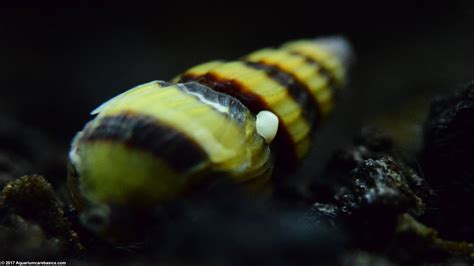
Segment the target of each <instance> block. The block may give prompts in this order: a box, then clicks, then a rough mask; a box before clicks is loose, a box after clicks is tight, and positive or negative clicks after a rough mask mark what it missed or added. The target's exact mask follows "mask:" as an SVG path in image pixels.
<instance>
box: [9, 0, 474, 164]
mask: <svg viewBox="0 0 474 266" xmlns="http://www.w3.org/2000/svg"><path fill="white" fill-rule="evenodd" d="M347 2H349V1H347ZM357 2H359V1H357ZM332 34H339V35H343V36H346V37H347V38H348V39H349V40H350V41H351V42H352V43H353V46H354V50H355V52H356V62H355V64H354V66H353V71H352V78H351V83H350V86H349V88H348V89H347V90H346V94H345V95H343V98H342V99H341V100H340V102H339V105H338V107H337V108H336V109H337V111H336V112H335V114H334V116H333V118H332V120H331V121H330V122H329V124H328V125H327V126H326V127H325V128H324V129H323V130H322V132H321V133H320V135H319V137H318V140H317V143H316V150H317V151H318V152H314V153H313V158H315V159H316V160H319V159H321V160H323V159H324V158H325V157H327V154H329V152H330V150H332V149H334V148H335V147H337V146H340V145H342V144H343V143H346V142H348V141H349V139H350V136H351V135H352V134H353V132H354V131H355V130H356V129H357V128H358V127H359V126H360V125H361V124H364V123H366V122H367V121H371V120H374V119H373V117H377V116H379V114H385V113H388V114H391V115H389V116H388V118H387V117H386V118H384V119H381V120H380V119H378V120H377V119H375V120H376V121H383V122H381V123H378V124H382V125H388V126H387V128H389V130H390V127H391V126H393V124H396V123H395V122H394V123H392V122H391V121H392V119H395V120H396V119H398V115H401V114H402V113H403V115H404V117H414V116H417V115H418V114H419V112H418V111H416V114H415V111H413V113H411V111H410V110H411V108H414V109H413V110H415V109H416V110H418V109H417V108H418V107H420V108H421V109H426V106H427V103H428V102H429V99H430V98H431V96H433V95H435V94H436V93H438V92H442V91H446V90H449V89H452V88H454V87H456V86H458V85H460V84H462V83H465V82H467V81H469V80H471V79H472V78H473V75H472V70H473V69H474V4H471V1H445V2H444V3H443V2H436V1H426V2H417V1H411V2H408V1H407V2H404V1H402V2H399V1H388V2H383V3H382V2H381V3H380V4H379V5H377V6H376V5H372V4H368V3H367V4H365V5H360V4H356V3H352V4H348V3H344V2H342V1H341V2H339V3H338V2H332V1H319V2H318V1H312V2H306V3H305V2H294V1H289V2H279V1H274V2H270V3H257V2H254V3H244V2H239V1H228V2H215V3H201V2H200V3H195V4H189V3H187V2H186V1H180V2H166V3H164V2H156V3H155V5H153V6H141V7H137V6H129V5H121V4H118V3H116V2H113V3H109V4H104V3H102V4H97V3H87V2H83V4H80V5H77V6H68V7H65V6H62V7H59V6H54V5H52V4H50V5H46V4H44V3H43V4H41V5H40V4H35V5H33V6H22V7H20V6H15V7H13V6H10V7H8V6H3V7H2V8H1V9H0V36H1V37H0V38H1V40H0V114H2V115H4V116H8V117H13V118H15V119H18V120H20V121H22V122H24V123H26V124H28V125H31V126H33V127H37V128H40V129H41V130H43V131H44V132H46V133H47V134H48V135H49V136H50V137H51V138H52V139H54V140H57V141H58V143H59V145H60V146H61V147H63V148H64V150H66V149H67V148H68V142H69V141H70V139H71V138H72V137H73V135H74V133H75V132H76V131H78V130H80V129H81V128H82V126H83V125H84V123H85V122H86V121H87V120H89V119H90V117H89V115H88V113H89V112H90V111H91V110H92V109H94V108H95V107H96V106H97V105H98V104H100V103H101V102H103V101H104V100H106V99H108V98H110V97H112V96H114V95H116V94H118V93H120V92H122V91H124V90H126V89H128V88H131V87H133V86H135V85H138V84H141V83H144V82H148V81H151V80H155V79H164V80H166V79H170V78H172V77H174V76H175V75H176V74H178V73H180V72H181V71H183V70H185V69H186V68H188V67H191V66H193V65H195V64H198V63H202V62H205V61H208V60H213V59H234V58H237V57H239V56H242V55H244V54H246V53H249V52H251V51H253V50H256V49H260V48H263V47H266V46H274V45H278V44H281V43H283V42H285V41H288V40H292V39H298V38H311V37H316V36H324V35H332ZM406 106H409V107H406ZM399 110H405V111H403V112H402V111H399ZM406 110H408V111H406ZM421 113H423V112H421ZM376 124H377V123H376ZM382 127H383V126H382ZM406 138H408V139H409V138H410V136H408V137H406ZM309 162H313V161H312V160H309ZM309 164H311V166H310V167H313V168H318V167H319V165H320V164H314V163H309ZM307 167H308V166H307Z"/></svg>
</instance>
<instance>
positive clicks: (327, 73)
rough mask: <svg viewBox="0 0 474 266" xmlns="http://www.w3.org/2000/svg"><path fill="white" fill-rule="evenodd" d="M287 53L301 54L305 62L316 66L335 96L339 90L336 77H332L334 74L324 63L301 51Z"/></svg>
mask: <svg viewBox="0 0 474 266" xmlns="http://www.w3.org/2000/svg"><path fill="white" fill-rule="evenodd" d="M288 53H290V54H292V55H297V56H301V57H302V58H304V60H305V61H306V62H307V63H309V64H311V65H314V66H317V67H318V69H319V72H318V74H319V75H321V76H323V77H324V78H325V79H326V80H327V81H328V86H329V89H330V90H331V91H332V93H333V95H334V97H336V96H337V92H338V91H339V90H338V87H339V86H338V84H337V81H336V77H334V74H333V73H332V71H331V70H329V69H328V68H327V67H326V66H325V65H324V64H321V63H320V62H318V61H316V60H315V59H314V58H312V57H310V56H307V55H305V54H303V53H300V52H298V51H288Z"/></svg>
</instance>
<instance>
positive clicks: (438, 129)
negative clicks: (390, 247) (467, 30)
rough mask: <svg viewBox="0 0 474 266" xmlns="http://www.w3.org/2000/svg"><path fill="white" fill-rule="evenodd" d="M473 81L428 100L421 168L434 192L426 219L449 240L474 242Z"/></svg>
mask: <svg viewBox="0 0 474 266" xmlns="http://www.w3.org/2000/svg"><path fill="white" fill-rule="evenodd" d="M473 136H474V82H471V83H469V84H467V85H466V86H465V87H464V89H462V90H460V91H457V92H456V93H454V94H452V95H450V96H447V97H444V98H439V99H437V100H435V101H434V102H433V103H432V106H431V110H430V114H429V117H428V120H427V121H426V124H425V132H424V149H423V152H422V156H421V157H422V160H421V161H422V169H423V172H424V175H425V176H426V179H427V181H428V182H429V183H430V185H432V186H433V188H434V189H435V190H436V191H437V193H438V196H439V197H438V201H437V202H436V204H435V206H434V207H435V208H436V211H433V212H432V213H430V216H428V217H427V218H426V220H427V221H429V222H430V223H432V225H433V226H435V227H436V228H438V229H439V231H440V233H441V234H442V235H444V236H446V237H448V238H450V239H457V240H468V241H474V228H473V226H472V225H473V224H474V159H473V151H474V138H473Z"/></svg>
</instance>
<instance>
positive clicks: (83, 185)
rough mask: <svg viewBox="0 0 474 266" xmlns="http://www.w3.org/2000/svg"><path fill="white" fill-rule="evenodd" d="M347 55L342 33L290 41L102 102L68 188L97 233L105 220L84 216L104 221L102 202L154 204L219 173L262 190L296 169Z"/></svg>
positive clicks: (76, 155)
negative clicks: (276, 175)
mask: <svg viewBox="0 0 474 266" xmlns="http://www.w3.org/2000/svg"><path fill="white" fill-rule="evenodd" d="M350 54H351V53H350V47H349V45H348V43H347V42H346V41H345V40H344V39H342V38H322V39H316V40H303V41H296V42H290V43H287V44H285V45H283V46H282V47H280V48H278V49H274V48H267V49H263V50H259V51H256V52H254V53H251V54H249V55H247V56H245V57H243V58H242V59H240V60H238V61H232V62H222V61H213V62H209V63H205V64H202V65H198V66H196V67H193V68H191V69H189V70H187V71H185V72H184V73H183V74H181V75H180V76H178V77H177V78H176V79H175V80H173V83H167V82H164V81H153V82H149V83H146V84H143V85H140V86H137V87H135V88H133V89H131V90H129V91H126V92H125V93H122V94H120V95H118V96H116V97H114V98H112V99H111V100H109V101H107V102H105V103H104V104H102V105H101V106H99V107H98V108H96V109H95V110H94V111H93V112H92V114H93V115H96V117H95V118H94V119H93V120H92V121H90V122H89V123H87V124H86V126H85V127H84V129H83V130H82V131H80V132H79V133H77V135H76V136H75V138H74V140H73V142H72V145H71V151H70V154H69V158H70V170H69V178H68V184H69V189H70V192H71V196H72V199H73V202H74V205H75V206H76V208H77V209H78V211H79V212H80V213H81V219H82V220H83V222H84V224H86V225H89V227H91V228H92V229H94V230H98V231H100V230H103V228H104V225H105V224H107V223H108V222H103V223H93V222H92V221H93V220H97V217H102V218H103V219H102V220H103V221H108V219H107V217H109V215H110V212H111V208H110V206H120V207H121V208H128V207H132V208H136V207H138V208H147V207H148V206H155V205H156V204H158V203H160V202H163V201H167V200H170V199H173V198H175V197H179V195H182V194H183V193H189V192H192V191H193V190H195V188H196V186H195V185H196V184H198V185H199V187H206V184H210V183H212V181H213V180H216V179H221V178H226V179H228V180H231V181H232V182H234V183H238V184H243V185H244V186H245V187H248V188H249V189H251V190H254V191H259V190H263V189H265V188H267V187H268V181H269V180H270V177H271V173H272V169H273V165H276V166H275V167H277V168H280V169H283V170H290V169H294V168H295V167H296V166H297V165H298V163H299V162H300V161H301V160H302V159H303V158H304V156H305V155H306V153H307V152H308V150H309V148H310V143H311V134H312V132H313V131H314V130H315V129H316V127H317V126H319V124H320V123H321V122H322V121H323V120H324V119H325V118H326V117H327V116H328V114H329V113H330V112H331V110H332V109H333V105H334V100H335V97H336V94H337V91H338V90H339V88H341V87H342V86H343V85H344V83H345V76H346V69H347V67H346V66H347V61H348V57H349V55H350ZM270 151H271V152H270ZM274 162H275V163H274ZM99 220H100V219H99ZM98 224H99V225H98Z"/></svg>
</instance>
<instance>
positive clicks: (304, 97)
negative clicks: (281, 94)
mask: <svg viewBox="0 0 474 266" xmlns="http://www.w3.org/2000/svg"><path fill="white" fill-rule="evenodd" d="M245 64H246V65H247V66H249V67H252V68H254V69H257V70H261V71H264V72H265V73H266V74H267V76H268V77H269V78H271V79H272V80H274V81H275V82H277V83H278V84H280V85H281V86H283V87H285V88H287V89H288V94H289V95H290V97H291V98H293V100H295V102H297V103H298V105H299V106H300V107H301V109H303V116H304V117H305V118H306V120H307V121H308V122H309V123H310V124H311V128H313V127H317V126H318V121H320V119H321V110H320V108H319V104H318V103H317V102H316V101H315V98H314V97H313V95H312V94H311V91H310V90H309V88H308V87H307V86H306V85H305V84H304V83H303V82H301V81H299V80H298V79H297V78H296V77H295V76H294V75H293V74H292V73H289V72H285V71H284V70H282V69H281V68H279V67H278V66H276V65H270V64H267V63H265V62H263V61H260V62H258V63H257V62H245Z"/></svg>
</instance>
